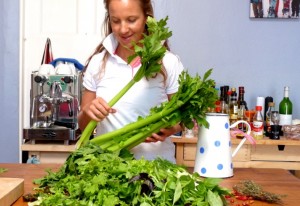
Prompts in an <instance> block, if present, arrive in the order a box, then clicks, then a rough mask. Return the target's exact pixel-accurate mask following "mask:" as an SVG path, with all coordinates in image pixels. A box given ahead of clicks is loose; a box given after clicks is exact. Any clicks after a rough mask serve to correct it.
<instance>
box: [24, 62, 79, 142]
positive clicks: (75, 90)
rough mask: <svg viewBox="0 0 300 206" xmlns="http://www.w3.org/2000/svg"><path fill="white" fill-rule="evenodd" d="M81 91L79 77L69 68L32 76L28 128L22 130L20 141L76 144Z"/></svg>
mask: <svg viewBox="0 0 300 206" xmlns="http://www.w3.org/2000/svg"><path fill="white" fill-rule="evenodd" d="M45 66H46V65H44V67H45ZM47 67H49V65H47ZM52 69H53V70H52ZM49 70H50V72H49ZM81 88H82V73H81V71H79V70H77V69H76V68H75V67H74V65H72V64H64V63H61V64H60V65H59V66H57V67H56V68H54V67H53V68H50V69H49V68H48V70H47V72H45V68H43V70H41V69H40V70H39V71H35V72H32V74H31V92H30V107H31V108H30V128H25V129H23V138H24V139H26V140H31V142H32V143H35V140H64V141H65V144H69V140H77V139H78V132H77V130H78V124H77V114H78V111H79V105H80V101H81Z"/></svg>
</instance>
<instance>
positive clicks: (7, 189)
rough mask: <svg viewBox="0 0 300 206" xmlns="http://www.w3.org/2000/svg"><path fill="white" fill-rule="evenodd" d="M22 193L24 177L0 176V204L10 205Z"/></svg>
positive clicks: (3, 205)
mask: <svg viewBox="0 0 300 206" xmlns="http://www.w3.org/2000/svg"><path fill="white" fill-rule="evenodd" d="M23 193H24V179H21V178H6V177H5V178H4V177H0V205H1V206H10V205H12V203H14V202H15V201H16V200H17V199H18V198H19V197H20V196H21V195H22V194H23Z"/></svg>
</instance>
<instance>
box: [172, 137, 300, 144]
mask: <svg viewBox="0 0 300 206" xmlns="http://www.w3.org/2000/svg"><path fill="white" fill-rule="evenodd" d="M197 140H198V138H196V137H194V138H185V137H179V138H178V137H176V138H172V141H173V142H174V143H186V144H196V143H197ZM240 141H241V139H237V138H231V142H232V143H233V144H238V143H239V142H240ZM245 144H251V143H250V142H249V141H246V142H245ZM256 145H300V141H299V140H290V139H286V138H285V137H281V138H280V140H272V139H269V138H268V137H264V138H263V139H261V140H256Z"/></svg>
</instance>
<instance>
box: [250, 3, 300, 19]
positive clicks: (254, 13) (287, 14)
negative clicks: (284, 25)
mask: <svg viewBox="0 0 300 206" xmlns="http://www.w3.org/2000/svg"><path fill="white" fill-rule="evenodd" d="M299 4H300V0H250V18H283V19H289V18H296V19H297V18H299Z"/></svg>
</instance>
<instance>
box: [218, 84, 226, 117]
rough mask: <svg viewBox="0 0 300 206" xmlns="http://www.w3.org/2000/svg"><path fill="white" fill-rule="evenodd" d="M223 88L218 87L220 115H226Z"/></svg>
mask: <svg viewBox="0 0 300 206" xmlns="http://www.w3.org/2000/svg"><path fill="white" fill-rule="evenodd" d="M225 96H226V95H225V87H224V86H221V87H220V99H219V100H220V113H226V97H225Z"/></svg>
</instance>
